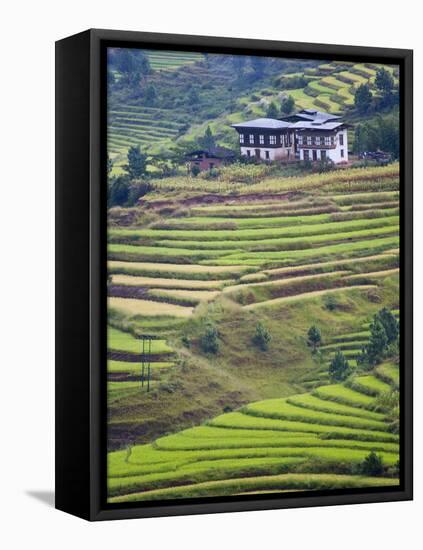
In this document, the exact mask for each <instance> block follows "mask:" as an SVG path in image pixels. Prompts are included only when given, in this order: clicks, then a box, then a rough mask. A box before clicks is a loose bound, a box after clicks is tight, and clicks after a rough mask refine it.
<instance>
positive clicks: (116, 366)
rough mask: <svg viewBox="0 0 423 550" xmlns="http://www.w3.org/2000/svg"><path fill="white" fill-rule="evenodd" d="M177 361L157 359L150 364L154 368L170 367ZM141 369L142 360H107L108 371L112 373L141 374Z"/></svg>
mask: <svg viewBox="0 0 423 550" xmlns="http://www.w3.org/2000/svg"><path fill="white" fill-rule="evenodd" d="M174 364H175V363H169V362H163V361H156V362H151V363H150V366H151V368H152V369H154V370H156V369H168V368H170V367H173V366H174ZM140 370H141V363H140V362H129V361H112V360H108V361H107V372H110V373H129V374H139V373H140Z"/></svg>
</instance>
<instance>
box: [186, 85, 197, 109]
mask: <svg viewBox="0 0 423 550" xmlns="http://www.w3.org/2000/svg"><path fill="white" fill-rule="evenodd" d="M199 101H200V96H199V95H198V91H197V88H194V87H193V88H191V89H190V91H189V94H188V102H189V104H190V105H197V103H198V102H199Z"/></svg>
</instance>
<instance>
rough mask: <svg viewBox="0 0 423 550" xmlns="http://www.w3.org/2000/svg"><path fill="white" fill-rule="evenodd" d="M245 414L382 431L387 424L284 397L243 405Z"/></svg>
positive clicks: (385, 428)
mask: <svg viewBox="0 0 423 550" xmlns="http://www.w3.org/2000/svg"><path fill="white" fill-rule="evenodd" d="M243 411H244V412H245V413H246V414H250V415H253V416H259V417H264V418H280V419H282V420H294V421H297V420H298V421H300V422H312V423H316V424H319V425H326V424H327V425H329V426H330V425H333V426H346V427H349V428H358V429H370V430H373V429H374V430H378V431H384V430H387V424H385V423H384V422H383V421H377V420H371V419H368V418H363V417H360V418H359V417H356V416H355V415H354V416H349V415H347V414H342V415H341V414H334V411H331V412H330V413H327V412H322V411H320V410H315V409H307V408H304V407H298V406H296V405H294V404H291V403H290V402H288V401H287V400H285V399H267V400H266V401H261V402H258V403H253V404H251V405H248V407H245V408H244V409H243Z"/></svg>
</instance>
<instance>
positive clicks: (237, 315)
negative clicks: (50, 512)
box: [107, 67, 399, 502]
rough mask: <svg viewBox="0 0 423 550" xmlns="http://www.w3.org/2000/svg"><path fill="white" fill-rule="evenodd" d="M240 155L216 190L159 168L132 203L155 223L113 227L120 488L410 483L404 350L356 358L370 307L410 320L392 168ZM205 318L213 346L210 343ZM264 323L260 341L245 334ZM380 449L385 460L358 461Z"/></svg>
mask: <svg viewBox="0 0 423 550" xmlns="http://www.w3.org/2000/svg"><path fill="white" fill-rule="evenodd" d="M357 70H361V67H360V68H359V69H357ZM369 70H370V69H369ZM362 72H363V73H364V70H363V71H362ZM339 74H340V73H339ZM351 74H353V75H354V76H355V74H356V73H351ZM357 76H358V77H360V78H361V75H358V74H357ZM322 78H325V77H322ZM363 78H364V77H363ZM370 78H371V77H370ZM326 79H327V83H326V84H327V86H328V88H330V89H331V90H333V91H335V90H334V88H335V87H336V85H337V82H334V81H333V80H332V79H329V77H328V76H327V75H326ZM342 82H343V81H342ZM314 89H316V90H317V91H319V92H320V93H323V92H322V89H318V88H316V87H314ZM252 168H253V170H254V169H255V168H254V167H252ZM237 170H238V168H237V167H233V168H232V167H231V170H229V171H228V173H227V174H226V176H227V177H228V178H229V179H230V178H231V177H232V176H234V174H236V175H235V181H229V180H228V179H227V180H225V181H223V180H222V181H216V182H213V185H215V186H217V189H219V193H220V197H221V198H220V201H219V202H218V203H212V204H210V203H209V202H208V200H207V197H208V195H209V193H210V189H208V187H207V186H209V185H212V184H211V183H210V182H206V181H205V180H203V179H202V178H197V179H196V180H195V181H193V178H191V181H188V178H185V179H184V178H179V179H178V178H176V179H175V178H173V177H170V178H167V179H162V180H159V181H158V185H157V186H156V188H155V189H154V190H153V192H152V193H149V194H148V195H147V196H146V197H145V199H144V200H143V202H142V204H140V206H138V208H139V210H140V212H141V213H142V212H143V211H144V209H145V210H146V211H147V210H148V211H149V212H150V213H151V212H153V213H154V215H153V216H151V215H150V218H148V220H149V221H148V223H142V222H140V223H134V224H133V225H125V226H120V225H119V224H114V225H113V226H111V227H110V229H109V233H108V239H109V243H108V256H109V259H108V268H109V280H108V294H109V298H108V299H109V329H108V365H107V369H108V403H109V414H110V424H109V429H110V434H111V435H110V441H111V443H110V449H109V455H108V456H109V458H108V460H109V467H108V472H109V474H108V491H109V500H110V502H120V501H125V502H126V501H131V500H136V501H138V500H154V499H172V498H189V497H192V496H212V495H222V494H225V495H235V494H248V493H257V492H268V491H273V490H275V491H276V490H277V491H278V492H281V491H294V490H318V489H331V488H345V487H364V486H370V487H376V486H394V485H396V484H398V478H397V474H396V465H397V462H398V452H399V436H398V433H397V432H396V431H395V428H394V423H393V419H392V415H391V413H390V411H389V410H388V409H387V408H386V406H384V405H383V399H382V398H383V397H384V396H386V395H388V394H390V392H393V391H394V390H397V389H398V387H399V370H398V365H397V364H396V363H395V362H394V361H385V362H383V363H381V364H380V365H378V366H377V367H376V368H375V369H373V370H372V371H371V372H362V371H360V370H359V368H358V363H357V359H358V356H359V355H360V353H361V352H362V349H363V347H364V346H365V345H366V343H367V342H368V340H369V336H370V328H369V327H370V323H371V321H372V316H373V315H374V314H375V313H376V312H377V311H378V310H379V309H380V308H381V307H382V306H384V307H387V308H389V309H390V310H391V311H392V312H393V313H394V315H395V316H396V317H397V318H398V317H399V311H398V306H399V302H398V285H399V273H398V267H399V252H398V246H399V212H398V207H399V191H398V165H397V164H391V165H389V166H387V167H377V168H370V167H368V168H356V169H346V170H339V171H334V172H330V173H328V174H313V175H310V176H304V177H301V176H299V177H289V178H279V179H278V178H274V177H272V176H271V175H268V174H266V172H263V173H261V174H260V175H259V176H256V175H254V182H253V183H249V184H247V183H245V181H242V178H244V176H245V172H244V171H245V168H242V169H239V170H238V171H237ZM226 176H225V177H226ZM203 182H205V185H206V187H205V189H203ZM228 189H230V191H228ZM164 194H166V200H167V199H168V198H169V197H170V198H171V202H172V207H168V208H167V210H166V214H165V215H162V214H161V210H160V207H159V206H160V200H161V199H162V197H163V195H164ZM187 199H190V202H189V205H188V206H187ZM361 205H364V206H365V208H362V209H361V208H359V207H360V206H361ZM180 208H185V212H184V215H183V216H179V215H178V212H179V209H180ZM319 209H320V210H319ZM321 209H323V211H322V210H321ZM173 214H175V215H173ZM139 219H143V218H142V217H140V218H139ZM151 220H152V221H151ZM211 321H212V322H213V323H215V324H216V326H217V327H218V334H219V341H220V349H219V352H218V353H217V355H216V356H213V355H211V354H209V353H204V352H203V351H202V350H201V334H202V331H203V329H204V326H205V323H207V322H211ZM258 321H260V322H263V323H264V324H266V325H267V326H269V327H270V328H271V331H272V340H271V343H270V348H269V350H268V351H266V352H262V351H260V350H258V349H255V348H252V345H251V334H252V331H253V330H254V327H255V325H256V323H257V322H258ZM314 322H319V324H320V326H321V329H322V343H321V348H320V356H321V358H322V360H321V362H320V363H319V362H317V361H316V360H315V359H313V358H312V357H311V354H310V349H309V348H308V347H307V344H306V342H305V334H306V332H307V329H308V328H309V326H310V324H312V323H314ZM143 337H144V344H143ZM146 337H148V338H151V340H150V341H148V340H145V338H146ZM148 342H150V343H148ZM143 345H144V348H143ZM145 346H147V347H145ZM148 346H150V347H148ZM336 351H342V353H343V354H344V356H345V357H346V359H347V360H348V362H349V364H350V366H351V367H352V368H353V369H354V373H353V375H352V376H351V377H350V378H349V379H348V380H346V381H344V382H335V381H333V380H331V379H330V377H329V375H328V367H327V365H328V362H329V361H330V360H331V359H332V358H333V357H334V354H335V353H336ZM147 369H148V371H147ZM355 370H356V371H357V372H355ZM146 372H148V383H147V382H146V375H145V373H146ZM380 403H382V405H381V404H380ZM384 407H385V408H384ZM371 451H374V452H376V453H377V454H378V455H379V456H380V458H381V460H382V461H383V465H384V471H383V475H379V476H365V475H363V474H361V473H360V470H359V468H360V464H361V463H362V462H363V460H364V459H365V458H366V457H367V456H368V454H369V453H370V452H371Z"/></svg>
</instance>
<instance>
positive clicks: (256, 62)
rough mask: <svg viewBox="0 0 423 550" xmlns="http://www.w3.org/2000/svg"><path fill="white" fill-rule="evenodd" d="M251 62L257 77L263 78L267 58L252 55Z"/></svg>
mask: <svg viewBox="0 0 423 550" xmlns="http://www.w3.org/2000/svg"><path fill="white" fill-rule="evenodd" d="M250 63H251V68H252V69H253V72H254V77H255V79H256V80H258V79H260V78H262V77H263V75H264V71H265V68H266V58H265V57H259V56H252V57H250Z"/></svg>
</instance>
